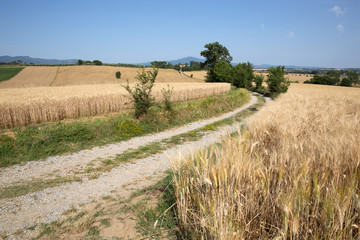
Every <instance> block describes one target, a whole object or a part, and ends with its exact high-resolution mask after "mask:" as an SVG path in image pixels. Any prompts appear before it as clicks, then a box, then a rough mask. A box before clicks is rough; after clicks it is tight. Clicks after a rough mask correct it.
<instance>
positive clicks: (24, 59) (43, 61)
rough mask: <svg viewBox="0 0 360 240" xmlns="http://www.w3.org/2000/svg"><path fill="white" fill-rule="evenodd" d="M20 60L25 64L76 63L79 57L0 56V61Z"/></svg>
mask: <svg viewBox="0 0 360 240" xmlns="http://www.w3.org/2000/svg"><path fill="white" fill-rule="evenodd" d="M18 60H20V61H21V62H22V63H23V64H31V63H33V64H75V63H77V61H78V59H65V60H58V59H44V58H32V57H29V56H15V57H11V56H0V62H4V63H11V62H14V61H15V62H17V61H18Z"/></svg>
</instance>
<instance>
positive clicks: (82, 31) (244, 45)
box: [0, 0, 360, 67]
mask: <svg viewBox="0 0 360 240" xmlns="http://www.w3.org/2000/svg"><path fill="white" fill-rule="evenodd" d="M0 6H1V7H0V21H1V23H2V26H1V34H0V55H10V56H19V55H22V56H31V57H40V58H56V59H72V58H75V59H79V58H80V59H85V60H94V59H99V60H101V61H103V62H108V63H119V62H121V63H138V62H146V61H152V60H173V59H178V58H182V57H187V56H194V57H200V52H201V51H202V50H204V45H205V44H207V43H210V42H215V41H218V42H220V43H221V44H222V45H224V46H226V47H227V48H228V49H229V51H230V54H231V55H232V56H233V59H234V60H233V62H245V61H250V62H251V63H253V64H265V63H266V64H274V65H301V66H322V67H360V14H359V12H360V1H359V0H272V1H270V0H244V1H240V0H238V1H227V0H223V1H212V0H210V1H202V0H193V1H190V0H189V1H188V0H178V1H170V0H167V1H165V0H147V1H145V0H144V1H141V0H139V1H125V0H124V1H120V0H118V1H110V0H102V1H99V0H96V1H95V0H94V1H92V0H87V1H85V0H73V1H68V0H61V1H60V0H58V1H55V0H54V1H52V0H32V1H24V0H17V1H13V0H11V1H10V0H0Z"/></svg>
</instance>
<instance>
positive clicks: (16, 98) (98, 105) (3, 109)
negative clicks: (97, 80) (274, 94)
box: [0, 74, 230, 128]
mask: <svg viewBox="0 0 360 240" xmlns="http://www.w3.org/2000/svg"><path fill="white" fill-rule="evenodd" d="M178 75H179V74H178ZM168 84H169V86H170V88H172V87H174V90H173V94H172V99H171V100H172V101H174V102H178V101H187V100H190V99H198V98H203V97H205V96H212V95H216V94H221V93H225V92H228V91H229V90H230V84H227V83H216V84H214V83H212V84H209V83H190V82H188V83H186V84H184V83H156V84H155V87H154V89H153V93H154V96H155V98H156V100H157V101H161V100H162V93H161V89H163V88H165V89H167V87H168ZM0 96H5V97H3V98H0V127H1V128H12V127H16V126H26V125H29V124H34V123H44V122H51V121H58V120H63V119H75V118H79V117H84V116H95V115H101V114H107V113H112V112H121V111H123V110H126V109H129V108H131V107H132V105H131V104H130V97H129V95H128V93H127V92H126V90H125V89H124V88H123V87H122V86H121V85H120V84H101V85H82V86H64V87H37V88H14V89H0Z"/></svg>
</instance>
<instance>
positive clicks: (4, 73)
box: [0, 66, 23, 82]
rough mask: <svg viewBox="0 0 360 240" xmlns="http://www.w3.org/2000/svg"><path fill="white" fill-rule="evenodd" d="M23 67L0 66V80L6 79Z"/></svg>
mask: <svg viewBox="0 0 360 240" xmlns="http://www.w3.org/2000/svg"><path fill="white" fill-rule="evenodd" d="M22 69H23V67H13V66H0V82H2V81H5V80H8V79H10V78H12V77H13V76H15V75H16V74H18V73H19V72H20V71H21V70H22Z"/></svg>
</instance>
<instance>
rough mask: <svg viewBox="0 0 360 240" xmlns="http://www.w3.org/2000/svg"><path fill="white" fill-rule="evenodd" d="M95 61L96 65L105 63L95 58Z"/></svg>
mask: <svg viewBox="0 0 360 240" xmlns="http://www.w3.org/2000/svg"><path fill="white" fill-rule="evenodd" d="M93 63H94V64H95V65H102V64H103V63H102V62H101V61H99V60H94V61H93Z"/></svg>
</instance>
